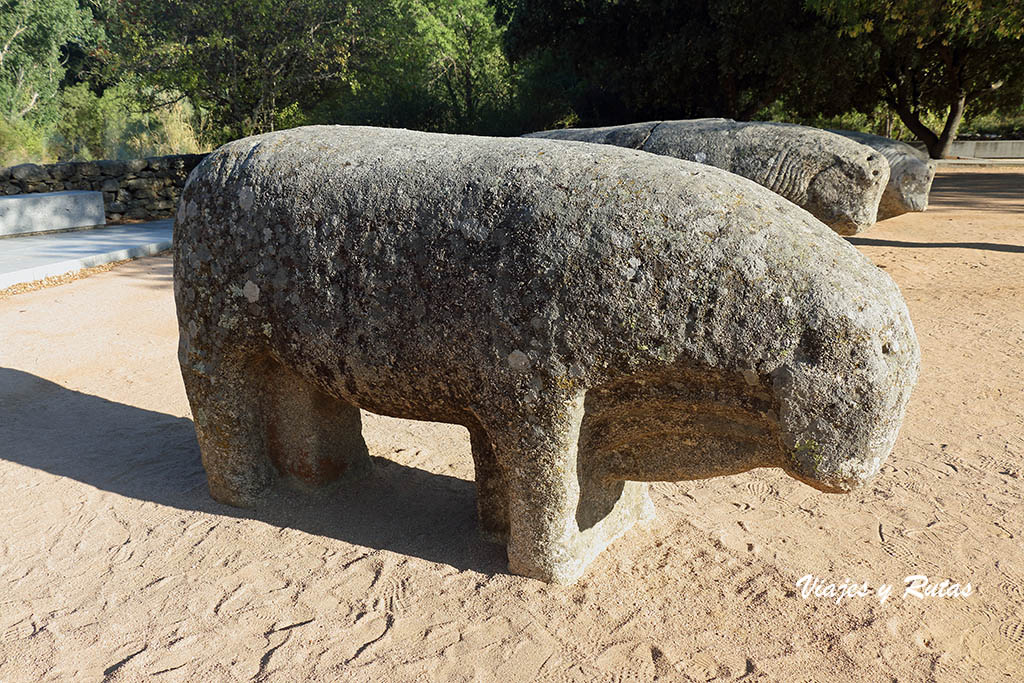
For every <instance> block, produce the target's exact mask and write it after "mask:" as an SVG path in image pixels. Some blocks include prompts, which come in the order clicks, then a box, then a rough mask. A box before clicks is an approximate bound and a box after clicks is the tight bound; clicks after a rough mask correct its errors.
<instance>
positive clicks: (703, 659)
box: [678, 652, 720, 681]
mask: <svg viewBox="0 0 1024 683" xmlns="http://www.w3.org/2000/svg"><path fill="white" fill-rule="evenodd" d="M678 666H679V668H681V669H682V670H683V673H685V674H686V675H687V676H690V677H691V678H694V679H696V680H698V681H710V680H711V679H713V678H717V677H718V670H719V668H720V667H719V664H718V662H717V661H716V660H715V658H714V657H712V656H711V655H709V654H708V653H706V652H698V653H697V654H695V655H693V657H691V658H690V660H689V661H688V662H680V663H679V664H678Z"/></svg>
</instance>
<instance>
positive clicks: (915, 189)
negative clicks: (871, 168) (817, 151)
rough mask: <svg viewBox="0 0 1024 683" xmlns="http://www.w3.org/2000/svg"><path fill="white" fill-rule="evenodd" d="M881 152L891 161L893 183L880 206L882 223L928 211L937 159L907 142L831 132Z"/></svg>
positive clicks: (845, 132)
mask: <svg viewBox="0 0 1024 683" xmlns="http://www.w3.org/2000/svg"><path fill="white" fill-rule="evenodd" d="M831 132H833V133H837V134H839V135H842V136H843V137H847V138H850V139H851V140H853V141H855V142H859V143H860V144H862V145H867V146H868V147H871V148H872V149H875V150H878V151H879V152H880V153H881V154H882V156H884V157H885V160H886V161H888V162H889V182H888V183H887V184H886V186H885V192H883V193H882V201H881V202H880V203H879V205H878V220H880V221H883V220H885V219H886V218H894V217H895V216H900V215H902V214H905V213H910V212H912V211H924V210H926V209H927V208H928V193H929V192H931V189H932V181H933V180H934V179H935V166H936V164H935V160H934V159H929V158H928V155H927V154H925V153H924V152H922V151H921V150H919V149H915V148H914V147H911V146H910V145H908V144H907V143H905V142H900V141H899V140H893V139H892V138H887V137H883V136H881V135H871V134H870V133H859V132H856V131H852V130H834V131H831Z"/></svg>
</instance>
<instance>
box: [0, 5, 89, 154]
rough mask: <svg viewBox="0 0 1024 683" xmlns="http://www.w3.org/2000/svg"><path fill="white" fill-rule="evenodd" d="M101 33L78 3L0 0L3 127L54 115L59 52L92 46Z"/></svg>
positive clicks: (59, 76)
mask: <svg viewBox="0 0 1024 683" xmlns="http://www.w3.org/2000/svg"><path fill="white" fill-rule="evenodd" d="M101 35H102V33H101V31H100V29H99V28H98V27H97V26H96V25H95V24H94V22H93V18H92V13H91V12H90V11H89V9H87V8H83V7H81V6H80V5H79V3H78V0H0V116H2V117H4V118H5V119H7V122H8V127H9V128H10V127H12V126H13V127H16V126H18V125H19V124H18V123H17V121H18V120H20V119H22V118H28V119H31V120H46V119H47V118H48V117H51V116H53V113H54V109H55V104H56V99H57V92H58V88H59V85H60V82H61V80H62V79H63V78H64V71H65V68H64V62H63V60H62V50H64V49H65V48H66V47H67V46H68V45H69V44H72V43H77V44H79V45H80V46H82V47H88V46H91V45H93V44H95V43H96V41H97V40H99V38H100V37H101ZM5 149H6V148H5Z"/></svg>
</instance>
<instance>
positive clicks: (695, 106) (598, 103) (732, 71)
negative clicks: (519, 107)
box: [502, 0, 826, 125]
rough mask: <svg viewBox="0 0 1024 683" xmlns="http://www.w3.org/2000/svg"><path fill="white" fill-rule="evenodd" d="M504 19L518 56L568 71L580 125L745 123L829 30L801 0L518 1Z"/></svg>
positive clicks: (815, 51)
mask: <svg viewBox="0 0 1024 683" xmlns="http://www.w3.org/2000/svg"><path fill="white" fill-rule="evenodd" d="M502 16H505V17H507V18H508V22H509V24H508V45H509V49H510V51H511V54H512V55H513V56H514V57H516V59H518V60H523V59H530V58H532V57H533V55H535V54H536V53H537V52H538V51H542V50H546V51H549V52H551V53H553V54H555V55H557V56H558V57H559V58H560V59H561V60H562V61H563V62H564V63H565V64H566V66H567V68H569V69H571V71H572V73H573V76H574V77H575V79H576V81H577V83H576V85H575V87H574V88H573V89H572V106H571V110H572V111H571V114H575V115H576V116H577V117H578V118H579V119H580V121H581V122H582V123H583V124H586V125H601V124H609V123H621V122H626V121H642V120H650V119H660V118H688V117H697V116H730V117H734V118H740V119H746V118H750V117H752V116H753V115H754V114H755V113H756V112H758V111H759V110H761V109H763V108H764V107H766V106H768V105H770V104H771V103H772V102H773V101H774V100H776V99H777V98H778V97H779V96H780V95H781V94H782V93H783V92H784V91H786V90H787V88H789V87H791V84H792V81H793V77H794V74H799V73H802V72H806V71H807V70H808V69H809V68H810V65H812V64H814V63H815V62H817V61H819V60H820V59H821V58H822V49H821V43H822V38H823V37H824V35H825V33H826V29H825V28H824V27H823V26H821V22H819V21H816V19H815V17H814V16H813V15H812V14H810V13H808V12H806V11H805V10H804V9H803V6H802V2H801V0H766V2H762V3H757V4H756V6H755V5H753V4H752V3H749V2H746V1H744V0H682V1H681V2H673V3H668V2H664V1H662V0H593V1H590V2H568V1H565V0H519V1H518V2H505V3H504V4H503V5H502ZM567 113H568V112H567Z"/></svg>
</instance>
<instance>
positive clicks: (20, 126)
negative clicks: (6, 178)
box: [0, 117, 48, 167]
mask: <svg viewBox="0 0 1024 683" xmlns="http://www.w3.org/2000/svg"><path fill="white" fill-rule="evenodd" d="M47 159H48V154H47V151H46V133H45V131H44V130H43V129H42V128H41V127H39V126H36V125H33V124H32V123H29V122H27V121H25V120H24V119H19V120H17V121H14V122H11V121H7V120H6V119H5V118H3V117H0V167H2V166H14V165H15V164H21V163H25V162H26V161H36V162H39V161H45V160H47Z"/></svg>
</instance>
